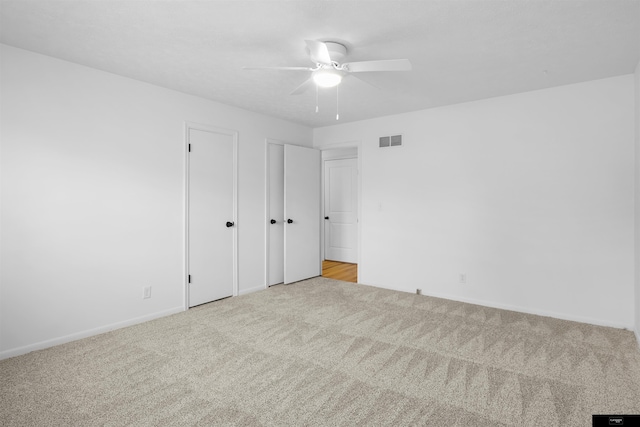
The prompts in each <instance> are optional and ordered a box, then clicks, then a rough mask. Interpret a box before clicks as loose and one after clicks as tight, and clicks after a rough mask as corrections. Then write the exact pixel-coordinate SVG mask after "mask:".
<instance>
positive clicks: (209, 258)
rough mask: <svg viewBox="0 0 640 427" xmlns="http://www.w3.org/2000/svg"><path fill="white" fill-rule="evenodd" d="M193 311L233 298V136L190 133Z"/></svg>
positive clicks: (190, 234) (190, 259)
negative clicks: (201, 306)
mask: <svg viewBox="0 0 640 427" xmlns="http://www.w3.org/2000/svg"><path fill="white" fill-rule="evenodd" d="M188 138H189V141H188V142H189V183H188V185H189V187H188V188H189V194H188V197H189V206H188V213H189V217H188V221H189V222H188V266H187V267H188V274H189V294H188V295H189V307H193V306H195V305H200V304H204V303H207V302H210V301H214V300H217V299H220V298H225V297H229V296H231V295H233V291H234V287H235V280H236V274H235V268H236V267H235V266H236V256H235V247H236V244H235V242H236V231H235V203H236V201H235V199H236V198H235V170H236V169H235V158H236V156H235V150H236V147H235V144H236V142H235V138H234V136H233V135H232V134H225V133H217V132H211V131H206V130H201V129H193V128H191V129H189V133H188Z"/></svg>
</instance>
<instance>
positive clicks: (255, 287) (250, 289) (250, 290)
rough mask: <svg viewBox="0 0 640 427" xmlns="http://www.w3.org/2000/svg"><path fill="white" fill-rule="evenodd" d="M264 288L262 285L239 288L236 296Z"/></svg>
mask: <svg viewBox="0 0 640 427" xmlns="http://www.w3.org/2000/svg"><path fill="white" fill-rule="evenodd" d="M265 289H267V288H266V287H265V286H264V285H260V286H254V287H253V288H249V289H243V290H241V291H240V292H238V296H240V295H246V294H250V293H251V292H258V291H264V290H265Z"/></svg>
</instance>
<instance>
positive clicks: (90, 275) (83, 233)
mask: <svg viewBox="0 0 640 427" xmlns="http://www.w3.org/2000/svg"><path fill="white" fill-rule="evenodd" d="M1 49H2V50H1V51H0V54H1V56H2V68H1V93H2V96H1V105H0V106H1V113H2V114H1V123H0V124H1V143H2V145H1V153H2V156H1V161H2V163H1V165H2V174H1V178H2V181H1V182H2V223H1V229H2V242H1V260H2V272H1V282H0V322H1V323H0V358H2V357H8V356H11V355H15V354H20V353H24V352H26V351H29V350H33V349H36V348H41V347H45V346H48V345H53V344H56V343H59V342H64V341H67V340H70V339H75V338H80V337H82V336H87V335H90V334H93V333H97V332H100V331H104V330H107V329H109V328H112V327H115V326H122V325H125V324H130V323H135V322H137V321H142V320H145V319H149V318H153V317H157V316H161V315H164V314H168V313H171V312H175V311H179V310H181V309H182V308H183V295H184V292H183V277H184V276H183V274H184V271H183V259H184V250H183V248H184V232H183V230H184V218H183V209H184V161H185V157H184V156H185V153H184V145H183V144H184V121H192V122H198V123H203V124H208V125H211V126H217V127H223V128H227V129H233V130H237V131H238V132H239V207H238V212H239V218H238V235H239V243H238V246H239V288H240V292H246V291H247V290H251V289H253V288H256V287H260V286H263V285H264V277H263V276H264V275H263V268H262V266H263V265H264V212H265V208H264V173H265V156H264V153H265V148H264V147H265V145H264V144H265V138H274V139H278V140H283V141H287V142H291V143H298V144H300V145H307V146H311V141H312V132H311V129H309V128H306V127H303V126H299V125H295V124H292V123H288V122H285V121H282V120H277V119H273V118H268V117H266V116H262V115H259V114H254V113H251V112H247V111H244V110H240V109H236V108H232V107H228V106H224V105H221V104H218V103H215V102H211V101H208V100H205V99H200V98H197V97H193V96H188V95H184V94H181V93H178V92H174V91H171V90H166V89H163V88H159V87H156V86H152V85H149V84H145V83H142V82H138V81H135V80H131V79H127V78H123V77H120V76H116V75H113V74H108V73H105V72H101V71H97V70H94V69H90V68H86V67H82V66H79V65H75V64H72V63H69V62H64V61H60V60H57V59H53V58H50V57H46V56H42V55H38V54H34V53H31V52H27V51H24V50H20V49H15V48H12V47H8V46H1ZM143 286H152V287H153V291H152V298H151V299H147V300H143V299H142V288H143Z"/></svg>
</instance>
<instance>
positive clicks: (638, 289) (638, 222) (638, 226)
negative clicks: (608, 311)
mask: <svg viewBox="0 0 640 427" xmlns="http://www.w3.org/2000/svg"><path fill="white" fill-rule="evenodd" d="M634 78H635V87H634V88H635V98H636V111H635V125H636V147H635V148H636V150H635V152H636V169H635V170H636V175H635V201H636V211H635V231H636V253H635V267H636V277H635V279H636V280H635V294H636V295H635V311H636V319H635V323H636V325H635V326H636V328H635V329H636V338H637V340H638V345H640V62H638V65H637V66H636V72H635V74H634Z"/></svg>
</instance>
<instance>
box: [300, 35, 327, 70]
mask: <svg viewBox="0 0 640 427" xmlns="http://www.w3.org/2000/svg"><path fill="white" fill-rule="evenodd" d="M305 43H306V44H307V47H308V48H309V53H310V56H311V61H312V62H314V63H316V64H327V65H330V64H331V56H330V55H329V49H327V45H326V44H324V43H323V42H319V41H316V40H305Z"/></svg>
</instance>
